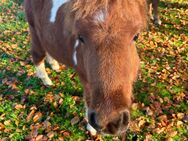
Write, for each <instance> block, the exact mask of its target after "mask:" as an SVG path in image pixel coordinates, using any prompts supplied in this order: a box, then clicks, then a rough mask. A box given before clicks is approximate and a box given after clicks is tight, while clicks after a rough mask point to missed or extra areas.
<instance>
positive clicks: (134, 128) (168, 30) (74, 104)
mask: <svg viewBox="0 0 188 141" xmlns="http://www.w3.org/2000/svg"><path fill="white" fill-rule="evenodd" d="M187 8H188V2H187V1H183V0H161V2H160V12H161V20H162V25H161V26H160V27H154V26H153V25H152V24H150V28H149V30H148V31H147V32H144V33H143V34H142V35H141V36H140V37H139V41H138V42H137V46H138V52H139V55H140V58H141V73H140V76H139V78H138V81H137V82H136V84H135V89H134V104H133V108H132V123H131V126H130V130H129V131H128V132H127V140H130V141H131V140H137V141H142V140H154V141H161V140H169V141H171V140H172V141H183V140H185V141H186V140H188V132H187V130H188V102H187V101H188V88H187V86H188V83H187V78H188V65H187V64H188V27H187V24H188V22H187V19H188V11H187ZM29 49H30V37H29V32H28V24H27V23H26V21H25V15H24V12H23V7H22V0H3V1H1V2H0V139H1V140H7V141H9V140H11V141H22V140H31V139H33V140H34V139H35V140H42V139H43V140H63V139H64V140H65V141H66V140H73V141H75V140H87V139H88V140H105V141H112V140H115V138H112V137H103V136H102V137H98V138H97V139H94V138H92V137H90V136H89V134H88V132H87V131H86V130H85V124H84V120H83V119H84V103H83V100H82V91H83V90H82V86H81V84H80V82H79V79H78V77H77V76H76V77H74V78H72V75H73V74H74V70H72V69H67V68H66V69H63V70H62V71H61V72H59V73H56V72H54V71H52V70H50V69H49V68H47V71H48V73H49V75H50V78H52V81H53V82H54V84H55V85H54V86H53V87H45V86H43V85H42V82H41V81H40V80H39V79H38V78H36V77H35V74H34V71H35V69H34V66H33V64H32V61H31V55H30V53H29Z"/></svg>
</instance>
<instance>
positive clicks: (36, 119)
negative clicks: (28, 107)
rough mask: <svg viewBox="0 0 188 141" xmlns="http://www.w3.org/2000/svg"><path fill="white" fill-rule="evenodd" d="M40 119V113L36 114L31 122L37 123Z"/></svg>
mask: <svg viewBox="0 0 188 141" xmlns="http://www.w3.org/2000/svg"><path fill="white" fill-rule="evenodd" d="M41 117H42V113H41V112H37V113H36V114H35V116H34V117H33V122H37V121H38V120H39V119H40V118H41Z"/></svg>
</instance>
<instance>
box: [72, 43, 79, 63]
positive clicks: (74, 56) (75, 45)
mask: <svg viewBox="0 0 188 141" xmlns="http://www.w3.org/2000/svg"><path fill="white" fill-rule="evenodd" d="M78 45H79V40H76V42H75V44H74V52H73V56H72V57H73V62H74V65H75V66H77V64H78V61H77V51H76V49H77V47H78Z"/></svg>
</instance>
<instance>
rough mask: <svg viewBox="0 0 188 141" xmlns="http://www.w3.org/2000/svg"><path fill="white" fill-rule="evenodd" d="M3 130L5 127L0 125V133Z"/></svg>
mask: <svg viewBox="0 0 188 141" xmlns="http://www.w3.org/2000/svg"><path fill="white" fill-rule="evenodd" d="M4 129H5V125H4V124H2V123H0V131H3V130H4Z"/></svg>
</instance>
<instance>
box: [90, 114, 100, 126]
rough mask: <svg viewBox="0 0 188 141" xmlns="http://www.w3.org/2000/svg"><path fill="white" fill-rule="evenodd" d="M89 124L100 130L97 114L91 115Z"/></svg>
mask: <svg viewBox="0 0 188 141" xmlns="http://www.w3.org/2000/svg"><path fill="white" fill-rule="evenodd" d="M89 123H90V124H91V126H92V127H93V128H95V129H98V128H99V126H98V124H97V120H96V113H95V112H92V113H90V114H89Z"/></svg>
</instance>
